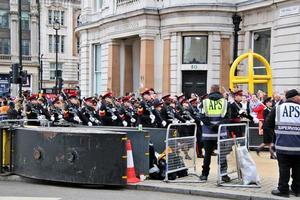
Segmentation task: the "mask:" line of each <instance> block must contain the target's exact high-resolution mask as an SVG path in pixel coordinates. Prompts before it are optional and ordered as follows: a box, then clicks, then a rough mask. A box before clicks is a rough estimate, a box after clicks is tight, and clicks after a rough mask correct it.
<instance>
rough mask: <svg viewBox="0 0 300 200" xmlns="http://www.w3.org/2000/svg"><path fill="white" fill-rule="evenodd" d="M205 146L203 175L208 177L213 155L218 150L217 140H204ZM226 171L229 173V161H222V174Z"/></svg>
mask: <svg viewBox="0 0 300 200" xmlns="http://www.w3.org/2000/svg"><path fill="white" fill-rule="evenodd" d="M203 144H204V150H205V154H204V160H203V166H202V175H204V176H208V175H209V170H210V167H209V166H210V163H211V154H212V153H213V152H214V150H215V149H216V148H217V140H204V141H203ZM219 155H220V154H219ZM226 171H227V160H226V159H222V161H221V172H222V173H224V172H226Z"/></svg>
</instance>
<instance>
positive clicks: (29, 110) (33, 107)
mask: <svg viewBox="0 0 300 200" xmlns="http://www.w3.org/2000/svg"><path fill="white" fill-rule="evenodd" d="M27 101H28V102H27V104H26V109H25V111H26V118H27V119H29V120H31V121H29V122H28V125H31V126H39V125H40V123H39V122H38V116H39V111H38V110H37V96H36V95H31V96H30V97H28V99H27Z"/></svg>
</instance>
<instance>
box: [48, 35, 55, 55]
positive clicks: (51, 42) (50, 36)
mask: <svg viewBox="0 0 300 200" xmlns="http://www.w3.org/2000/svg"><path fill="white" fill-rule="evenodd" d="M53 52H54V51H53V35H49V53H53Z"/></svg>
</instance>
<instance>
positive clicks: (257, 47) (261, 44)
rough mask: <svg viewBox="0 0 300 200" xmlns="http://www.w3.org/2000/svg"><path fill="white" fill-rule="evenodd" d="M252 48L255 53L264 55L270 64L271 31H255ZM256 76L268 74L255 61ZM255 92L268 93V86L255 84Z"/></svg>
mask: <svg viewBox="0 0 300 200" xmlns="http://www.w3.org/2000/svg"><path fill="white" fill-rule="evenodd" d="M252 48H253V51H254V52H255V53H258V54H260V55H262V56H263V57H264V58H265V59H266V60H267V61H268V62H270V52H271V30H261V31H254V32H253V33H252ZM253 64H254V66H253V68H254V74H257V75H265V74H267V71H266V67H265V66H264V65H263V64H262V63H261V62H259V61H258V60H257V59H254V63H253ZM254 90H255V91H258V90H262V91H264V92H266V91H267V85H266V84H255V86H254Z"/></svg>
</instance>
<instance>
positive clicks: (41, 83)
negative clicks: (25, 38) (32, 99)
mask: <svg viewBox="0 0 300 200" xmlns="http://www.w3.org/2000/svg"><path fill="white" fill-rule="evenodd" d="M43 56H44V54H41V55H40V91H42V90H43Z"/></svg>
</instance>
